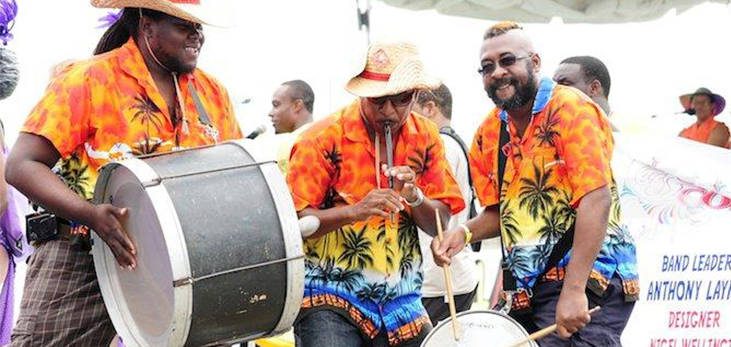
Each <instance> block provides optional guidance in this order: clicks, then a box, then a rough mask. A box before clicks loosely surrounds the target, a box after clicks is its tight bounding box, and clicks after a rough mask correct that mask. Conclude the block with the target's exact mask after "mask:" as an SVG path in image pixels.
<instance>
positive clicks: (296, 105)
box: [292, 99, 305, 112]
mask: <svg viewBox="0 0 731 347" xmlns="http://www.w3.org/2000/svg"><path fill="white" fill-rule="evenodd" d="M304 108H305V102H304V101H302V99H297V100H295V101H293V102H292V111H293V112H299V111H302V110H303V109H304Z"/></svg>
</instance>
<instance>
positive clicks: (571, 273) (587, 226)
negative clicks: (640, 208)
mask: <svg viewBox="0 0 731 347" xmlns="http://www.w3.org/2000/svg"><path fill="white" fill-rule="evenodd" d="M611 204H612V198H611V193H610V191H609V187H608V186H603V187H600V188H597V189H595V190H593V191H591V192H589V193H587V194H586V195H584V197H583V198H582V199H581V201H580V202H579V206H578V208H577V209H576V222H575V223H576V229H575V231H574V232H575V234H574V242H573V246H572V248H571V260H570V261H569V264H568V265H567V267H566V277H565V278H564V284H563V288H562V289H561V294H560V296H559V299H558V304H557V305H556V325H557V326H558V333H559V335H560V336H561V337H563V338H568V337H570V336H571V334H573V333H575V332H577V331H578V330H579V329H581V328H583V327H584V326H585V325H586V324H588V323H589V321H590V320H591V316H590V315H589V311H588V309H589V307H588V299H587V297H586V283H587V281H588V279H589V274H590V273H591V270H592V269H593V266H594V261H595V260H596V257H597V255H598V254H599V250H600V249H601V246H602V242H603V241H604V237H605V236H606V230H607V219H608V217H609V209H610V206H611Z"/></svg>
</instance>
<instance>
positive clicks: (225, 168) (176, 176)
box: [142, 147, 277, 188]
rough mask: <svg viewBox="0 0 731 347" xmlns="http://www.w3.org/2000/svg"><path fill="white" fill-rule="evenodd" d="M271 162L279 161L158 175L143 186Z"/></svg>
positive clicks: (273, 161)
mask: <svg viewBox="0 0 731 347" xmlns="http://www.w3.org/2000/svg"><path fill="white" fill-rule="evenodd" d="M204 148H205V147H204ZM176 153H177V152H176ZM269 163H274V164H276V163H277V161H276V160H270V161H264V162H260V163H251V164H243V165H234V166H229V167H224V168H220V169H213V170H201V171H194V172H189V173H184V174H179V175H168V176H158V177H156V178H155V179H153V180H151V181H146V182H142V186H143V187H145V188H147V187H154V186H156V185H159V184H160V183H162V181H164V180H170V179H174V178H182V177H190V176H197V175H205V174H207V173H214V172H221V171H229V170H236V169H241V168H245V167H251V166H261V165H264V164H269Z"/></svg>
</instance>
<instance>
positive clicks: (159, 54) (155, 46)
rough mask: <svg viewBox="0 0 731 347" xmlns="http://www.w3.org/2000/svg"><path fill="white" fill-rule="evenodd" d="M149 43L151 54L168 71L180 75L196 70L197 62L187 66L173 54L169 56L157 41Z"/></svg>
mask: <svg viewBox="0 0 731 347" xmlns="http://www.w3.org/2000/svg"><path fill="white" fill-rule="evenodd" d="M145 40H147V38H145ZM147 43H148V44H149V45H150V46H149V48H150V49H149V50H150V53H151V54H152V55H153V56H154V57H155V58H157V59H158V60H159V61H160V63H161V64H162V66H163V68H165V69H166V70H168V71H170V72H175V73H177V74H179V75H180V74H184V73H188V72H192V71H193V70H195V67H196V65H197V61H196V62H193V63H192V64H186V63H184V62H183V61H182V60H181V59H179V58H178V57H176V56H174V55H173V54H169V53H168V52H167V51H166V50H165V48H164V47H163V46H162V45H161V44H160V43H159V42H157V40H155V42H150V41H148V42H147Z"/></svg>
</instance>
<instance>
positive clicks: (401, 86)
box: [345, 41, 441, 98]
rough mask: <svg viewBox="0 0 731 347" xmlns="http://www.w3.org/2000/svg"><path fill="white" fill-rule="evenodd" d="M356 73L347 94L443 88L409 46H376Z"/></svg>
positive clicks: (362, 94) (414, 48)
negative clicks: (426, 70)
mask: <svg viewBox="0 0 731 347" xmlns="http://www.w3.org/2000/svg"><path fill="white" fill-rule="evenodd" d="M355 70H356V71H357V72H355V77H353V78H351V79H350V81H349V82H348V83H347V84H346V85H345V90H347V91H348V92H350V93H351V94H353V95H356V96H360V97H369V98H374V97H380V96H385V95H396V94H399V93H403V92H405V91H409V90H414V89H419V90H431V89H436V88H438V87H439V86H440V85H441V81H440V80H439V79H438V78H434V77H431V76H429V75H427V73H426V72H425V71H424V64H423V63H422V62H421V59H420V58H419V50H418V48H416V46H415V45H414V44H412V43H409V42H387V41H376V42H373V43H372V44H371V45H370V46H369V47H368V51H367V52H366V54H365V57H364V59H362V61H361V62H360V63H359V64H358V65H357V66H356V68H355Z"/></svg>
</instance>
